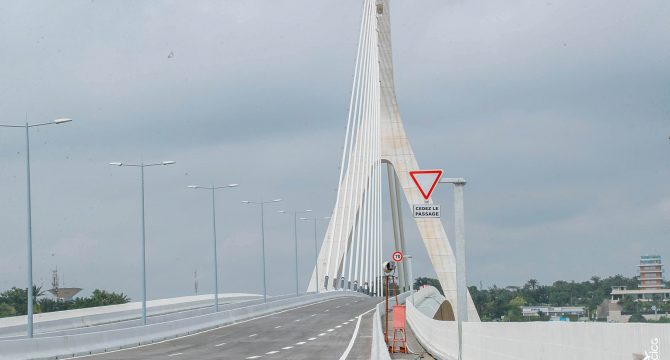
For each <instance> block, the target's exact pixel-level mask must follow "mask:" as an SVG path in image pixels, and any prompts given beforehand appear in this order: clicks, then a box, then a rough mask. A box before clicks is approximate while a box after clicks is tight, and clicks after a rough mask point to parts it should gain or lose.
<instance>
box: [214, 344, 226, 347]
mask: <svg viewBox="0 0 670 360" xmlns="http://www.w3.org/2000/svg"><path fill="white" fill-rule="evenodd" d="M223 345H226V343H221V344H216V345H214V346H216V347H219V346H223Z"/></svg>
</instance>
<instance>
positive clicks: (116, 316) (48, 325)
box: [0, 294, 294, 340]
mask: <svg viewBox="0 0 670 360" xmlns="http://www.w3.org/2000/svg"><path fill="white" fill-rule="evenodd" d="M290 296H294V295H283V296H280V297H279V298H280V299H281V298H287V297H290ZM260 297H261V296H260V295H254V294H221V295H220V298H219V303H220V304H230V303H238V302H243V301H253V300H257V299H259V298H260ZM261 301H262V300H261ZM213 302H214V295H213V294H210V295H199V296H184V297H178V298H170V299H158V300H151V301H148V302H147V316H150V317H151V318H156V317H157V316H159V315H166V314H175V316H177V317H180V316H181V317H188V316H194V315H198V313H205V312H207V311H210V312H211V311H212V310H213V307H214V306H213ZM141 309H142V303H141V302H132V303H127V304H119V305H109V306H100V307H93V308H85V309H75V310H66V311H55V312H49V313H42V314H35V315H34V317H33V321H34V332H35V336H39V333H48V332H54V331H59V330H66V329H75V328H86V327H92V326H96V325H101V324H110V323H117V322H124V321H129V320H133V319H139V318H140V312H141ZM189 312H190V313H189ZM151 318H149V319H151ZM25 332H26V316H25V315H24V316H13V317H8V318H2V319H0V340H1V339H3V338H11V337H22V336H25Z"/></svg>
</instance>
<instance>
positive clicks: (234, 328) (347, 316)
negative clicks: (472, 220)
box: [82, 297, 379, 360]
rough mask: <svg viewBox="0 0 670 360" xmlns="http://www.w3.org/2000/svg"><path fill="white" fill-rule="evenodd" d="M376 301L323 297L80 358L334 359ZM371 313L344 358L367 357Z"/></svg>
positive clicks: (369, 343) (369, 344)
mask: <svg viewBox="0 0 670 360" xmlns="http://www.w3.org/2000/svg"><path fill="white" fill-rule="evenodd" d="M378 301H379V300H378V299H373V298H370V299H361V298H353V297H344V298H337V299H333V300H326V301H323V302H319V303H316V304H311V305H306V306H301V307H298V308H294V309H289V310H285V311H280V312H277V313H274V314H270V315H266V316H263V317H259V318H255V319H251V320H247V321H244V322H240V323H236V324H231V325H228V326H224V327H221V328H218V329H213V330H209V331H205V332H201V333H197V334H194V335H190V336H186V337H181V338H177V339H173V340H168V341H164V342H160V343H156V344H151V345H146V346H141V347H136V348H130V349H126V350H120V351H116V352H109V353H106V354H99V355H91V356H84V357H82V358H91V359H93V358H95V359H115V360H131V359H166V358H171V359H174V360H179V359H272V358H274V359H287V358H288V359H339V358H340V356H342V354H343V352H344V351H345V349H346V348H347V345H348V344H349V342H350V340H351V338H352V335H353V334H354V329H355V327H356V322H357V321H356V317H357V316H358V315H360V314H362V313H365V312H366V311H368V310H370V309H372V308H373V307H374V305H375V304H376V303H377V302H378ZM371 314H372V312H370V313H368V314H367V315H366V316H364V318H363V320H362V321H361V325H360V328H359V331H358V334H357V338H356V340H355V342H354V347H353V348H352V351H351V353H350V354H349V357H348V358H349V359H368V358H369V357H370V349H371V326H368V325H367V324H368V323H370V322H371Z"/></svg>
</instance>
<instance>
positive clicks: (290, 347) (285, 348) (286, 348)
mask: <svg viewBox="0 0 670 360" xmlns="http://www.w3.org/2000/svg"><path fill="white" fill-rule="evenodd" d="M281 349H282V350H288V349H293V346H286V347H283V348H281Z"/></svg>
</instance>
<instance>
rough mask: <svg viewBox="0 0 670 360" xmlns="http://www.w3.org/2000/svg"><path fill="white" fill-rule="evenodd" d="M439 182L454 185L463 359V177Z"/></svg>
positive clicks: (465, 308)
mask: <svg viewBox="0 0 670 360" xmlns="http://www.w3.org/2000/svg"><path fill="white" fill-rule="evenodd" d="M440 182H441V183H446V184H453V185H454V232H455V234H456V305H458V308H457V314H458V359H459V360H461V359H463V321H468V303H467V299H468V295H467V294H468V292H467V291H468V290H467V288H466V282H465V213H464V212H465V210H464V207H463V188H464V187H465V184H466V181H465V179H463V178H442V179H440Z"/></svg>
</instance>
